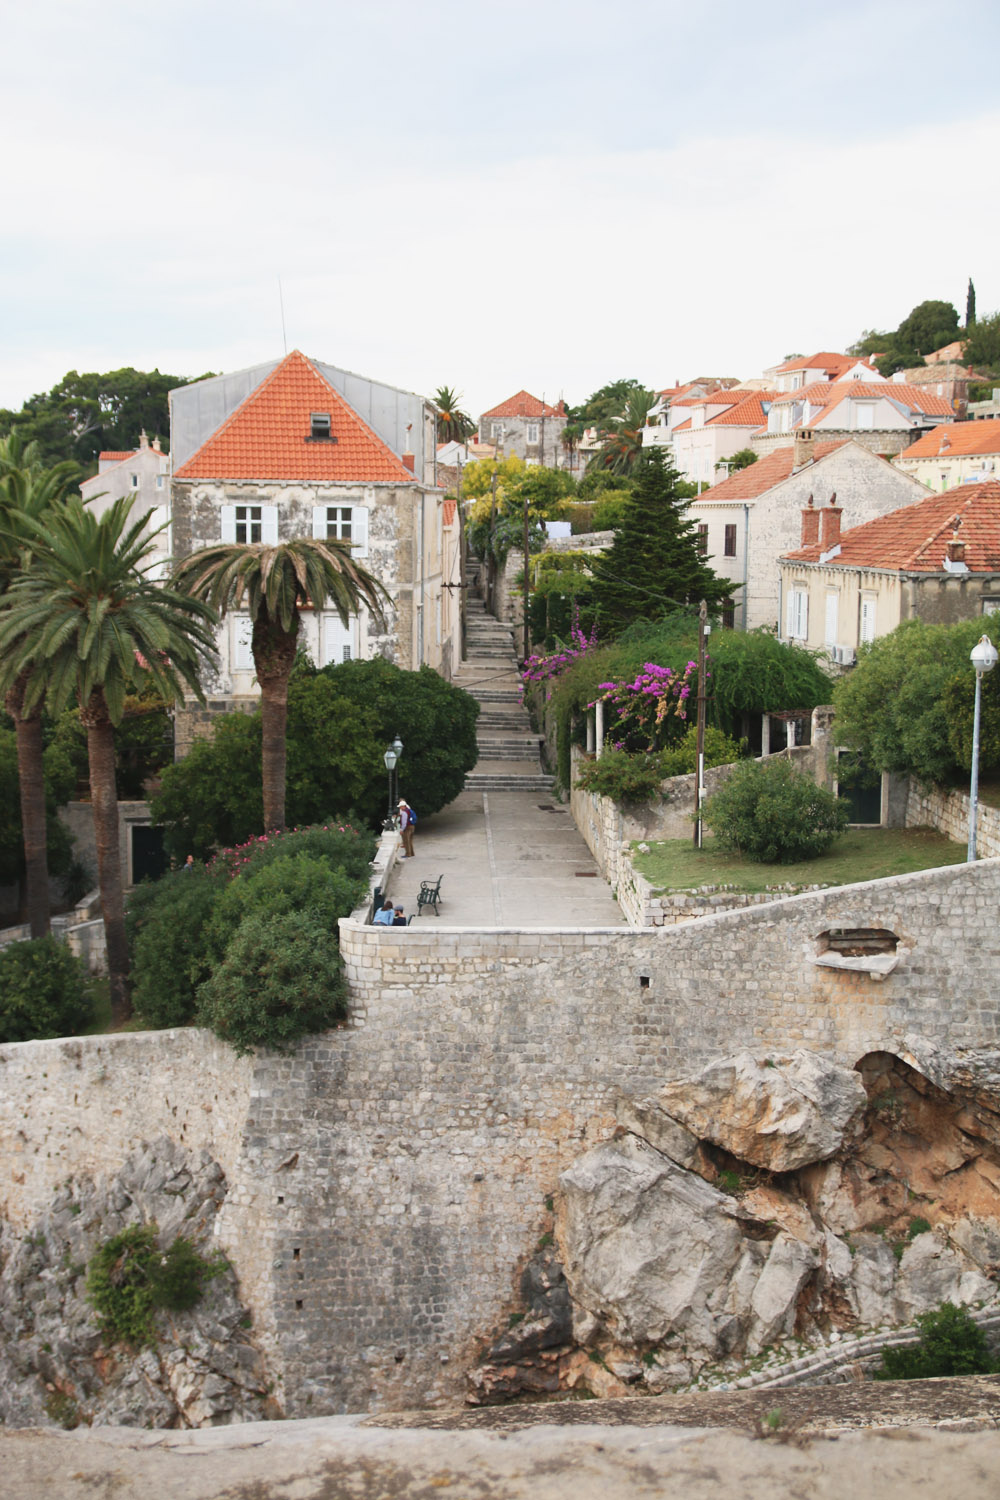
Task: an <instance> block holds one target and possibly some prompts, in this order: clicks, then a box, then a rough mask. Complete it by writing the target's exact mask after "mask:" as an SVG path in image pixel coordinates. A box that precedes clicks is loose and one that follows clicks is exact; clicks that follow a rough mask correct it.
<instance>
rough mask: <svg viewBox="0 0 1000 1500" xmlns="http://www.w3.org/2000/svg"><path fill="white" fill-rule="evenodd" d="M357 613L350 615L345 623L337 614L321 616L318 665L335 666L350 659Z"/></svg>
mask: <svg viewBox="0 0 1000 1500" xmlns="http://www.w3.org/2000/svg"><path fill="white" fill-rule="evenodd" d="M357 619H358V617H357V615H352V616H351V617H350V619H349V620H348V622H347V624H346V625H345V624H344V622H343V620H341V618H340V616H339V615H338V614H325V615H324V616H323V629H322V635H321V638H320V657H321V661H320V666H323V667H335V666H337V665H339V663H340V662H342V661H350V660H351V659H352V658H353V656H354V654H355V651H354V633H355V626H356V625H357Z"/></svg>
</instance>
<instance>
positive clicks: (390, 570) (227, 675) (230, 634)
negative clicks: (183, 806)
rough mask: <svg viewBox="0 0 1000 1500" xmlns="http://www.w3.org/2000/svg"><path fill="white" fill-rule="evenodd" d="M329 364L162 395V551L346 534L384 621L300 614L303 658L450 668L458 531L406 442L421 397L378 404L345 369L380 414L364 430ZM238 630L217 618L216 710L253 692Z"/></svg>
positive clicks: (417, 434)
mask: <svg viewBox="0 0 1000 1500" xmlns="http://www.w3.org/2000/svg"><path fill="white" fill-rule="evenodd" d="M331 372H332V367H328V366H322V365H319V364H318V363H317V362H316V361H313V360H310V359H307V358H306V356H305V355H304V354H302V353H300V352H299V351H298V350H296V351H294V352H293V353H291V354H289V355H288V356H286V358H285V359H283V360H281V361H280V363H277V364H274V365H272V366H258V367H257V368H256V369H255V370H252V371H240V372H238V373H237V374H236V375H235V376H217V377H212V378H210V379H208V380H204V381H198V382H196V383H195V384H193V385H189V386H184V387H182V388H181V389H180V390H177V391H173V392H171V421H172V432H174V431H176V437H175V438H174V440H173V443H172V446H173V449H174V463H175V468H174V473H173V479H172V485H171V496H172V517H171V529H172V535H173V550H174V553H175V555H176V556H177V557H178V558H181V557H185V556H187V555H188V554H189V553H191V552H194V551H196V550H197V549H198V548H200V547H206V546H209V545H211V544H212V543H218V542H227V541H228V542H277V541H284V540H287V539H290V538H292V537H296V536H313V537H329V538H336V539H338V540H341V541H347V542H350V543H351V545H352V548H353V552H354V555H355V556H357V557H358V558H359V559H360V560H361V561H362V562H364V564H365V566H366V567H367V568H368V569H369V570H370V571H371V572H373V573H374V574H375V575H376V576H377V577H378V578H379V579H380V580H381V581H382V583H383V584H384V586H385V587H386V589H387V590H388V592H389V596H390V603H389V605H388V606H387V607H386V611H385V620H384V622H382V623H380V622H379V621H378V620H376V619H375V618H374V617H372V616H370V615H369V613H368V611H367V610H362V611H361V613H360V614H359V615H357V616H355V617H354V618H353V619H352V620H351V621H350V622H349V624H348V625H347V626H344V625H343V624H342V622H341V620H340V617H339V616H338V614H337V613H336V611H334V610H323V611H316V612H314V611H311V610H307V611H306V612H305V614H304V619H303V629H302V644H303V646H304V647H305V648H306V649H307V650H308V652H309V654H310V655H311V656H312V658H313V660H314V661H315V662H316V663H317V665H319V666H326V665H328V664H330V663H335V662H340V661H344V660H347V659H350V658H355V657H360V658H368V657H372V656H376V655H381V656H385V657H387V658H388V659H389V660H391V661H394V662H396V663H397V664H398V665H400V666H403V667H408V668H417V667H419V666H421V665H422V664H427V665H429V666H432V667H435V668H437V670H439V671H440V672H441V673H442V674H443V675H445V676H450V675H451V671H452V667H453V664H454V662H455V661H456V660H457V644H456V643H457V640H458V600H457V597H453V596H454V594H455V592H456V591H453V590H452V589H450V588H449V587H446V585H449V584H452V583H454V582H455V581H456V580H457V576H458V528H457V524H456V518H455V508H454V506H453V505H452V506H450V507H449V506H447V505H446V502H445V496H444V492H443V491H442V490H440V489H439V488H437V487H436V486H435V485H434V484H433V483H432V482H430V478H429V477H428V476H432V475H433V469H434V445H433V441H432V440H431V442H430V445H429V447H428V446H426V445H424V446H425V448H426V452H427V463H426V464H422V463H421V454H420V453H419V452H418V453H414V452H413V451H412V450H411V448H410V442H411V441H413V442H414V445H415V446H416V445H417V444H418V443H421V442H422V439H423V432H422V431H421V427H422V423H421V406H422V404H423V403H422V402H421V398H420V397H416V396H411V395H410V393H408V392H403V391H400V392H396V393H394V396H395V398H396V399H395V400H388V401H387V400H385V399H384V396H385V393H386V392H389V394H390V396H391V395H393V393H391V391H390V388H388V387H377V386H372V387H371V389H369V390H368V391H367V392H366V391H365V390H364V389H363V387H364V385H365V383H364V382H362V381H361V378H360V377H358V376H352V377H350V378H351V380H352V381H353V382H354V383H355V385H356V386H357V387H359V388H360V395H361V397H362V398H363V399H362V401H361V402H360V403H359V404H362V405H364V406H365V408H366V410H368V411H369V412H372V413H380V414H381V420H380V426H381V429H382V430H381V432H380V431H376V430H375V429H374V423H373V422H372V423H370V422H369V421H366V420H363V418H362V417H361V416H360V415H359V412H358V410H357V408H356V407H355V406H354V405H353V404H352V403H349V402H348V400H347V399H345V397H344V396H343V395H342V394H341V392H340V391H339V390H337V389H336V388H335V386H334V383H333V380H332V379H331ZM334 373H335V372H334ZM407 418H409V420H406V419H407ZM431 430H432V431H433V429H431ZM422 469H423V474H422V473H421V470H422ZM250 634H251V624H250V618H249V615H247V614H240V613H234V614H231V615H229V616H227V618H226V619H225V620H224V621H223V622H222V624H221V627H220V630H219V636H218V650H219V665H218V669H217V671H216V672H215V673H214V674H213V676H212V678H211V680H210V681H207V682H206V683H205V684H204V686H205V688H206V690H207V693H208V695H209V696H210V698H211V700H212V709H213V710H215V711H219V710H223V709H229V708H232V707H237V706H241V705H244V704H245V705H247V706H250V705H251V704H252V703H253V702H254V701H255V700H256V696H257V690H256V684H255V679H254V666H253V658H252V656H251V652H250ZM178 730H179V732H178V739H179V742H180V743H181V744H183V742H184V739H185V734H184V731H183V729H182V727H181V726H180V724H179V726H178Z"/></svg>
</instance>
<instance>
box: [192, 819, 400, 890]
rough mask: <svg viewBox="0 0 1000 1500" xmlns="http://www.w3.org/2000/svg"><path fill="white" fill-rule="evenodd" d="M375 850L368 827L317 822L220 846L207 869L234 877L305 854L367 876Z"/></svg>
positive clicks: (352, 872)
mask: <svg viewBox="0 0 1000 1500" xmlns="http://www.w3.org/2000/svg"><path fill="white" fill-rule="evenodd" d="M374 853H375V839H374V836H373V835H372V834H370V833H368V832H367V830H365V831H361V832H359V831H358V829H356V828H352V827H351V825H350V824H349V823H316V824H314V825H313V827H311V828H288V829H285V830H284V831H282V832H280V833H279V832H273V833H261V834H258V835H257V836H256V838H252V839H247V841H246V843H244V844H237V845H236V847H235V848H233V849H220V850H219V852H218V854H217V855H216V856H215V858H214V859H213V860H211V862H210V863H209V866H208V872H209V874H210V875H213V876H223V877H226V878H228V879H229V880H235V879H236V878H237V877H238V876H241V875H248V874H249V873H250V872H251V871H254V872H256V871H257V870H259V869H262V868H263V866H264V865H268V864H270V863H271V862H272V860H275V859H284V858H285V857H286V856H287V855H300V854H308V855H311V856H313V857H314V858H316V859H322V860H325V861H326V863H327V864H329V865H332V866H334V867H335V868H336V869H340V870H343V871H344V872H345V873H346V874H348V875H352V876H353V875H358V876H360V875H364V876H365V877H367V875H368V866H369V863H370V862H371V859H372V857H373V855H374Z"/></svg>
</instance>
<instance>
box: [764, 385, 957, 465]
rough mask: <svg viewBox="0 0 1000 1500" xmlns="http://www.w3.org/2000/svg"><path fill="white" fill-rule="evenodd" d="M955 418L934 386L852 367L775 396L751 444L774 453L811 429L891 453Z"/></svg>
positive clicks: (878, 451) (948, 401) (945, 400)
mask: <svg viewBox="0 0 1000 1500" xmlns="http://www.w3.org/2000/svg"><path fill="white" fill-rule="evenodd" d="M862 374H863V376H864V378H863V379H862V378H860V376H861V375H862ZM954 417H955V413H954V410H953V408H952V404H951V401H950V400H948V399H947V398H946V397H945V396H939V395H938V394H937V392H936V390H935V388H934V386H932V385H919V386H918V385H907V384H905V382H903V381H901V380H898V379H897V378H896V377H895V376H893V378H892V379H891V380H883V379H882V377H881V376H880V375H879V374H878V372H877V371H876V370H861V369H860V368H857V367H856V368H855V369H852V370H851V371H850V372H849V373H848V378H847V379H837V380H834V381H830V380H819V381H815V382H813V383H811V384H808V385H804V386H802V387H799V388H796V389H794V390H790V391H787V392H783V393H782V394H780V395H778V396H776V397H775V398H774V400H773V401H772V402H771V404H770V407H769V408H768V412H767V423H766V426H765V427H762V428H761V429H760V431H759V432H757V433H755V434H754V436H753V438H752V439H751V443H750V446H751V447H752V448H755V449H756V450H757V452H758V453H760V454H762V455H763V454H765V453H772V452H773V451H774V450H775V449H776V448H787V447H790V446H791V444H792V443H793V442H794V441H795V436H796V434H797V433H800V432H805V431H811V432H815V433H816V435H817V436H818V437H820V438H826V439H827V440H830V439H833V438H835V437H847V438H851V439H852V441H854V442H856V443H860V444H861V446H862V447H864V448H869V449H870V450H871V451H872V452H873V453H881V454H884V455H892V454H894V453H899V452H901V451H902V449H903V448H907V447H909V445H910V444H911V443H912V442H914V441H915V440H916V439H917V438H918V437H919V436H920V434H921V433H923V432H926V431H928V430H929V429H930V428H932V427H934V426H936V425H937V424H938V423H941V422H952V421H954Z"/></svg>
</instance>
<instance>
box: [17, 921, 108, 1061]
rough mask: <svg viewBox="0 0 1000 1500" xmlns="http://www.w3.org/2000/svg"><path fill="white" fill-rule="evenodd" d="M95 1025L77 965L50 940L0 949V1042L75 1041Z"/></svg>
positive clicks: (84, 977) (90, 1000) (63, 947)
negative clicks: (72, 1038)
mask: <svg viewBox="0 0 1000 1500" xmlns="http://www.w3.org/2000/svg"><path fill="white" fill-rule="evenodd" d="M93 1019H94V1001H93V996H92V995H91V993H90V990H89V987H88V984H87V974H86V970H85V969H84V967H83V965H82V963H81V962H80V960H79V959H78V958H75V957H74V956H73V954H72V953H70V951H69V949H68V948H67V947H66V945H65V944H64V943H57V942H56V940H55V938H54V937H51V936H50V937H42V938H29V939H28V941H27V942H23V943H11V944H10V945H9V946H8V947H6V948H4V949H0V1042H30V1041H34V1040H35V1039H36V1038H41V1037H55V1036H74V1035H77V1034H78V1033H79V1032H81V1031H82V1030H84V1028H85V1027H87V1026H89V1025H90V1024H91V1022H92V1021H93Z"/></svg>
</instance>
